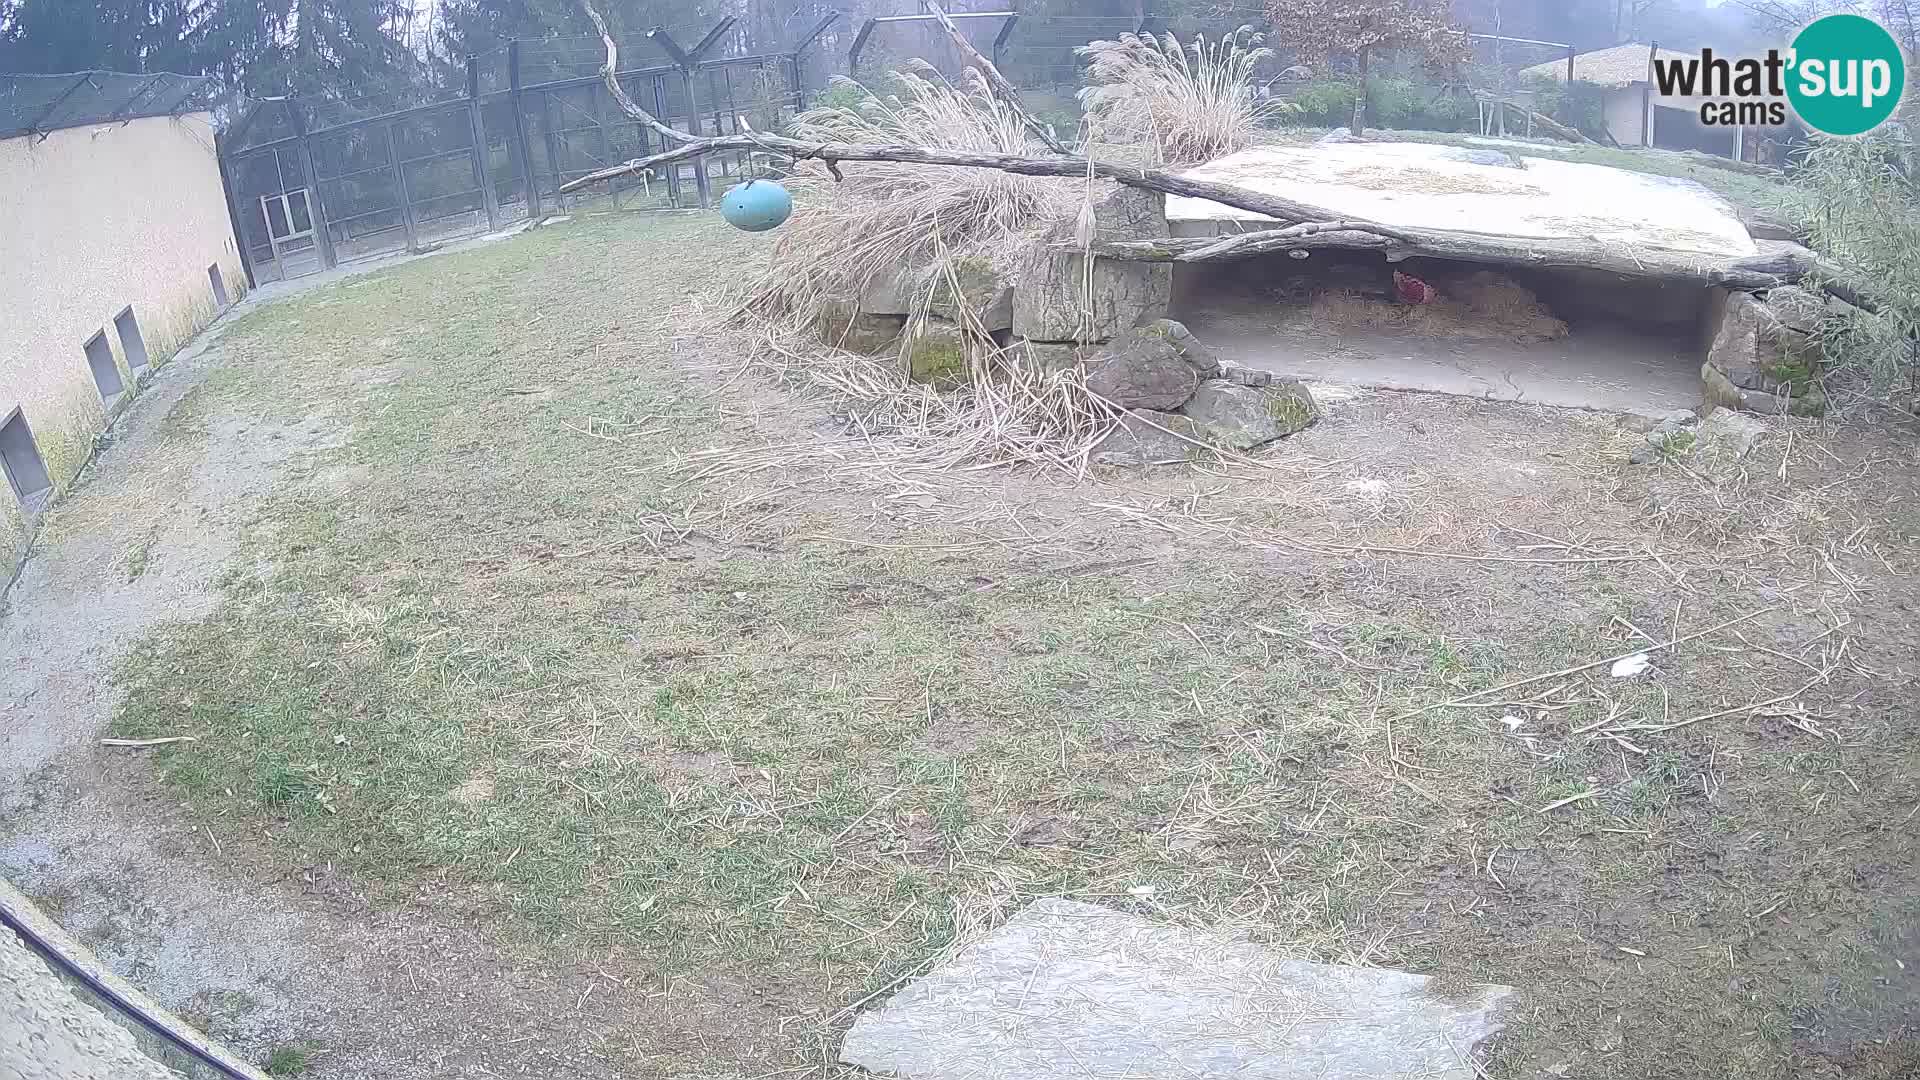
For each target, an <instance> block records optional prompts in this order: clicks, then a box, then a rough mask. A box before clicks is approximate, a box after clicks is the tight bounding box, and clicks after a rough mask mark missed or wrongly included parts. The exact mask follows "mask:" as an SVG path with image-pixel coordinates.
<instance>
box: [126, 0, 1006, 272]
mask: <svg viewBox="0 0 1920 1080" xmlns="http://www.w3.org/2000/svg"><path fill="white" fill-rule="evenodd" d="M838 18H839V16H838V15H837V14H829V15H826V16H824V17H823V18H821V19H820V20H819V21H818V22H817V23H815V24H814V25H813V26H812V27H811V29H809V30H808V31H807V32H806V33H805V34H804V35H803V36H801V37H800V38H799V39H798V40H797V41H796V43H795V44H794V46H793V47H792V48H791V49H790V50H788V51H784V52H770V53H766V54H761V55H755V56H737V57H718V56H714V55H713V54H714V53H716V52H719V51H722V49H721V46H722V44H723V43H724V42H725V41H726V40H727V38H728V31H729V30H731V29H732V28H733V26H734V21H733V20H732V19H730V18H729V19H722V20H720V21H719V22H718V23H716V24H715V25H714V26H713V27H712V29H710V30H709V31H708V32H707V33H706V34H705V35H704V36H703V37H702V38H701V39H700V42H699V44H697V45H695V46H694V47H693V48H691V49H684V48H682V47H681V46H680V44H679V42H677V41H675V40H674V39H673V38H672V36H671V35H670V34H668V33H667V32H666V31H665V30H656V31H655V32H654V33H653V34H651V35H649V36H650V37H652V38H653V40H654V41H655V42H656V43H657V44H658V45H659V47H660V48H661V49H662V50H663V51H665V52H666V53H667V54H668V56H669V57H671V58H672V60H673V62H672V63H671V64H668V65H659V66H654V67H647V68H640V69H630V70H628V71H623V72H620V73H619V75H620V77H621V78H623V79H627V78H631V79H651V81H652V83H653V88H652V95H651V96H652V97H653V104H654V105H655V107H656V109H657V112H656V115H668V114H670V113H678V112H681V111H682V110H681V109H680V108H679V107H678V106H677V104H675V105H674V107H672V108H669V105H670V104H671V103H670V102H669V95H668V93H667V91H668V89H669V85H670V82H671V81H673V80H674V79H675V77H676V76H677V81H679V82H680V84H681V85H682V86H683V87H685V89H686V93H687V95H688V100H687V103H686V109H685V112H686V113H687V114H688V117H689V121H690V123H689V127H691V128H694V129H696V130H701V131H705V130H706V128H707V127H708V126H709V125H717V126H718V128H719V130H720V132H721V133H725V132H726V131H727V130H728V129H729V127H734V128H737V127H739V126H740V123H741V121H740V119H738V116H739V111H740V109H741V107H742V104H743V103H742V102H741V101H740V100H738V99H737V98H736V95H735V80H734V77H733V71H732V69H733V68H734V67H740V68H742V69H743V70H752V71H759V72H764V73H765V76H764V77H766V78H770V79H771V80H772V93H773V94H774V98H773V100H776V101H778V102H780V106H781V107H782V108H786V107H789V106H790V107H791V108H793V109H795V110H796V111H797V110H800V109H804V108H805V107H806V101H807V94H806V92H805V89H804V88H803V87H802V85H801V83H802V81H803V63H804V60H805V56H806V53H807V50H808V49H810V48H812V47H813V46H814V44H815V43H816V42H817V41H818V40H819V38H820V37H821V35H822V34H824V33H825V32H826V31H827V30H828V28H829V27H831V26H832V25H833V24H834V23H835V21H836V20H837V19H838ZM1003 37H1004V35H1003ZM506 53H507V56H506V66H507V72H506V74H507V79H506V82H507V86H506V87H505V88H503V89H498V90H494V91H491V92H487V91H483V89H482V87H481V85H480V61H479V59H478V58H471V57H470V58H469V59H468V63H467V70H466V72H465V75H466V78H465V84H464V86H462V87H461V88H460V91H462V92H461V93H460V96H459V97H457V98H455V99H454V100H452V101H443V102H436V103H433V104H430V105H422V106H418V107H414V108H408V109H401V110H396V111H394V112H392V113H387V114H383V115H379V116H371V117H365V118H362V119H358V120H351V121H348V122H346V123H342V124H335V125H331V126H328V127H319V128H313V127H309V125H308V122H307V117H306V114H305V111H304V110H303V109H302V108H301V107H300V104H299V103H298V102H296V101H293V100H292V99H290V98H285V97H276V98H263V99H261V100H260V101H259V102H258V103H257V104H256V105H255V107H254V108H252V109H250V110H248V112H247V113H246V114H245V115H244V116H242V117H241V118H240V119H239V121H238V122H237V123H236V124H235V125H234V126H233V128H231V129H230V130H229V131H227V132H224V133H222V135H221V138H220V139H219V159H220V164H221V170H222V173H223V178H224V180H225V183H226V186H227V196H228V204H229V206H228V208H229V212H230V215H231V216H232V217H234V219H235V235H236V238H237V239H239V240H240V241H241V243H240V245H239V246H240V247H241V248H242V253H241V254H242V261H243V265H244V266H245V267H246V270H247V273H248V277H249V279H250V281H251V282H252V283H253V284H255V285H258V284H261V283H263V282H264V281H266V280H272V276H271V275H269V274H268V273H267V271H269V270H271V271H274V272H276V273H278V274H280V275H281V276H295V273H289V272H288V267H287V266H285V265H283V264H281V261H280V260H279V259H278V258H277V257H275V256H274V255H272V254H271V253H270V252H269V251H267V250H262V251H261V252H259V253H256V252H254V251H253V250H251V249H252V248H253V247H254V246H255V245H254V244H252V243H249V242H248V238H249V233H248V231H247V226H248V225H250V224H251V225H253V226H254V227H256V228H258V227H259V225H258V222H252V221H250V220H249V219H248V218H247V217H246V216H245V215H246V212H247V208H248V207H249V206H251V205H252V204H253V203H254V202H255V201H257V199H258V198H259V196H260V195H262V194H276V193H279V192H278V190H277V188H276V191H274V192H266V191H254V190H251V189H252V187H254V186H257V185H256V184H252V183H249V182H248V180H247V179H246V176H247V173H248V170H247V169H245V168H242V167H241V166H243V165H246V164H251V163H255V162H257V160H258V158H260V157H263V156H264V155H265V154H267V153H274V154H280V153H284V154H285V155H286V158H287V160H286V167H287V174H288V176H289V177H290V176H291V172H292V170H293V169H294V168H296V167H297V168H298V169H299V170H300V171H301V172H302V173H303V174H304V175H305V176H306V178H307V180H306V186H307V188H308V191H309V198H308V208H309V211H310V213H311V215H312V219H313V231H314V237H315V241H316V242H315V254H316V255H317V256H318V258H317V260H316V261H317V263H318V265H317V266H316V267H314V269H315V270H320V269H327V268H330V267H333V266H335V265H337V264H338V263H339V262H340V261H342V260H343V259H357V258H361V257H364V256H365V255H366V254H369V252H368V251H367V250H366V249H365V247H363V246H362V245H361V244H360V243H358V242H356V243H354V245H353V248H354V250H353V251H352V253H351V254H349V252H348V251H347V250H345V249H341V248H340V247H339V244H338V243H336V240H337V239H340V238H337V237H336V235H335V234H336V233H338V232H340V230H343V229H348V228H349V227H350V223H352V222H357V221H360V220H361V219H363V218H366V217H367V216H368V215H369V214H380V213H385V214H391V215H394V216H395V217H397V219H398V220H396V221H395V222H394V225H393V226H392V231H393V232H394V233H396V234H399V233H402V232H404V233H405V236H406V240H405V243H406V245H407V247H408V248H411V249H416V250H417V249H418V248H420V247H421V246H423V245H425V244H427V243H429V242H430V240H431V239H432V238H433V237H429V236H428V235H426V229H427V225H428V220H429V219H431V220H433V221H436V222H437V221H440V220H442V219H443V218H444V217H446V216H447V215H444V214H438V213H431V214H430V213H429V212H428V208H429V207H433V208H437V207H440V206H444V205H445V202H444V200H446V199H449V198H453V197H455V196H453V195H447V194H444V193H434V192H433V189H432V188H431V187H430V188H429V189H428V190H427V191H425V192H422V191H421V190H419V189H418V188H417V187H416V186H415V185H414V184H413V179H414V178H413V177H411V176H409V175H408V170H409V169H410V168H412V167H413V166H414V164H415V162H416V161H419V160H425V159H424V158H409V157H406V156H405V155H404V154H403V153H402V152H401V147H400V146H399V145H397V144H398V143H399V142H401V141H403V140H404V139H405V138H406V137H407V136H408V132H406V131H395V130H394V129H395V128H397V127H398V126H399V125H403V124H405V125H409V129H410V130H412V126H413V125H415V124H417V123H430V122H431V120H430V119H429V118H431V117H433V116H437V115H441V114H443V113H444V114H445V116H444V120H445V121H446V122H449V123H452V124H454V125H456V126H455V127H454V128H452V129H450V130H453V131H460V132H463V133H464V136H465V138H466V141H467V144H468V145H467V146H466V147H465V148H458V149H453V150H450V151H447V152H445V153H443V154H439V155H433V156H444V157H451V156H456V155H460V154H462V153H464V154H465V155H466V156H467V157H468V159H469V169H467V170H461V171H462V172H463V173H465V172H469V171H470V173H471V176H472V184H473V190H470V191H468V192H465V193H456V194H463V196H464V197H465V198H467V199H471V200H473V201H474V202H475V203H476V204H477V205H474V206H472V207H471V209H470V210H465V211H462V212H464V213H468V214H473V215H476V216H479V215H484V223H485V227H486V229H487V230H488V231H495V230H498V229H499V228H501V227H502V226H503V225H505V224H508V223H509V220H510V215H509V212H508V210H507V209H506V207H505V205H504V204H505V201H506V198H507V196H505V195H503V194H502V193H501V192H500V190H499V188H498V186H497V184H498V183H502V182H507V180H508V178H507V176H505V175H500V176H496V175H495V173H494V171H493V169H492V165H491V163H492V156H491V153H490V150H489V146H488V142H487V139H488V130H487V126H488V123H489V120H490V119H491V120H492V122H495V123H499V122H501V121H505V131H504V137H505V141H506V142H507V143H508V144H509V145H508V146H507V159H506V160H507V161H509V162H511V165H510V168H511V169H512V170H513V171H514V172H517V173H518V174H519V176H518V179H519V180H520V181H521V182H522V184H523V185H524V187H525V189H526V196H525V197H526V215H527V217H529V218H532V219H536V220H537V219H539V218H540V217H542V216H544V215H545V214H546V213H550V212H551V211H552V206H551V205H550V204H545V200H544V199H543V198H542V192H541V190H540V189H541V186H542V181H543V180H548V182H551V183H552V185H553V191H554V192H555V193H556V194H557V191H558V188H559V187H560V185H561V184H562V183H564V182H565V180H566V175H565V174H566V173H569V172H571V171H573V170H571V169H570V168H569V167H568V166H569V162H567V161H563V160H562V159H563V158H569V159H571V158H573V157H575V156H577V155H578V154H580V153H581V152H582V150H583V147H582V146H581V144H580V143H579V142H578V141H575V140H573V139H568V140H567V141H566V144H565V145H564V146H562V145H560V142H561V140H560V138H559V136H560V135H562V134H568V135H571V134H574V133H575V129H572V128H568V129H567V130H566V131H565V132H562V131H561V130H560V128H561V127H562V126H563V125H558V124H556V123H554V122H553V119H554V115H555V113H557V112H558V111H561V110H565V109H575V108H576V107H575V106H573V105H571V104H569V103H568V102H567V101H566V100H565V99H564V98H563V99H562V101H560V102H559V103H557V104H556V103H555V102H554V101H552V96H553V95H554V94H555V93H557V92H560V91H564V90H568V89H572V88H576V87H585V86H594V87H598V86H599V84H600V79H599V77H598V76H581V77H574V78H566V79H554V80H549V81H544V82H539V83H524V82H523V81H522V56H521V43H520V42H517V41H516V42H509V43H508V45H507V47H506ZM716 70H718V71H719V73H720V77H714V72H715V71H716ZM723 78H724V80H725V86H722V79H723ZM702 79H707V80H708V85H706V86H704V87H702V86H701V85H700V83H701V80H702ZM781 83H785V84H786V85H785V87H784V88H781V87H780V86H779V84H781ZM783 90H784V92H783ZM636 93H638V94H640V95H642V100H645V96H646V95H647V93H648V91H647V89H646V87H645V86H644V85H642V86H639V87H637V88H636ZM533 95H539V96H540V99H541V100H540V101H539V102H535V101H532V100H529V99H530V97H531V96H533ZM138 100H139V98H136V102H135V103H136V104H137V103H138ZM502 102H504V103H506V104H507V106H508V109H507V112H508V115H506V116H499V115H498V114H497V113H496V114H492V116H491V117H490V115H489V113H488V111H487V110H488V107H489V106H490V105H493V104H495V103H502ZM268 109H283V110H285V116H284V121H285V131H284V133H281V132H276V133H275V134H276V135H278V136H279V137H277V138H270V139H268V140H267V141H264V142H260V143H258V144H256V145H247V144H246V140H247V132H248V130H249V129H250V128H253V127H256V126H257V125H256V120H258V119H259V118H260V117H261V115H262V113H263V112H264V111H266V110H268ZM530 110H539V114H540V115H539V117H537V118H536V119H542V120H543V122H542V127H543V128H544V131H543V132H542V140H541V142H542V144H543V145H542V149H543V151H544V156H545V157H546V158H547V168H546V169H545V170H543V169H541V168H540V167H539V162H538V161H537V160H536V159H537V157H539V156H541V155H540V154H538V153H536V151H535V150H534V143H533V132H532V131H531V128H532V126H533V122H532V121H529V119H528V116H529V112H530ZM715 110H719V111H715ZM729 111H731V112H732V113H733V114H734V116H735V117H736V118H735V119H732V120H729V119H728V118H727V116H726V113H728V112H729ZM583 112H584V115H586V116H587V117H588V120H589V122H590V123H589V125H588V126H589V127H591V126H597V127H598V131H597V132H591V133H589V134H587V136H586V138H587V140H588V144H587V145H588V147H592V146H593V144H594V142H595V141H596V136H597V144H598V146H597V150H598V156H599V157H600V158H604V159H609V160H607V161H603V162H601V164H602V165H604V164H609V163H611V158H612V157H613V156H614V155H616V154H621V153H623V152H630V151H623V149H622V148H620V147H618V146H616V145H615V144H614V143H613V141H612V138H613V136H614V134H615V133H616V130H615V129H616V128H617V127H618V125H619V124H620V123H622V120H621V118H620V117H618V116H615V115H613V114H612V113H611V112H610V110H608V109H607V108H606V107H605V102H602V101H598V100H596V101H594V102H592V103H589V104H588V105H587V106H586V108H585V109H584V111H583ZM379 125H384V126H386V127H387V128H388V130H387V131H385V132H381V131H373V132H371V136H372V141H373V145H375V146H377V147H380V149H381V150H383V151H384V153H380V154H379V156H378V159H377V160H376V162H375V163H374V168H375V169H376V170H378V171H379V173H381V174H383V179H382V182H381V185H380V186H381V187H383V188H386V189H388V190H389V192H390V195H391V203H390V205H389V206H387V207H386V208H385V209H383V210H374V211H368V212H367V213H347V215H346V216H345V217H342V216H341V214H342V209H341V207H340V206H338V205H334V204H333V200H332V199H330V198H328V195H327V194H323V191H324V192H326V193H328V194H331V195H334V196H338V195H339V194H340V191H339V189H338V188H337V187H336V185H338V184H339V183H341V182H342V181H345V180H348V179H350V178H351V177H354V176H362V177H364V175H365V173H364V171H362V172H358V173H343V174H338V175H332V176H328V175H322V173H321V171H320V169H319V168H318V167H316V165H317V164H320V165H324V164H325V163H324V162H319V163H316V158H318V157H319V156H321V149H322V146H323V145H324V146H326V147H332V146H334V145H335V143H334V139H335V137H336V136H341V137H344V135H345V133H346V132H348V131H350V130H352V129H356V128H357V129H365V128H368V127H374V126H379ZM578 130H580V131H587V130H588V128H587V127H582V128H580V129H578ZM501 135H502V132H499V131H496V132H495V133H494V137H495V138H496V139H498V138H500V137H501ZM646 139H647V135H646V133H645V132H644V131H643V132H641V140H642V143H643V146H642V149H641V153H643V154H644V153H647V152H650V151H649V150H648V149H646V148H645V146H644V143H645V141H646ZM563 151H564V153H563ZM332 152H333V151H331V150H329V151H328V153H332ZM587 156H588V157H589V158H591V157H593V156H595V155H594V153H593V152H592V150H591V149H589V150H587ZM709 164H710V163H706V162H702V163H700V165H699V166H698V167H697V168H696V169H694V179H695V182H696V184H697V185H698V186H699V188H700V194H701V200H700V201H701V205H702V206H708V205H711V202H712V192H711V175H714V174H711V172H710V169H709ZM543 171H544V172H550V173H551V174H552V176H551V177H550V178H546V177H543V176H542V172H543ZM723 171H724V170H723ZM666 180H667V188H668V195H669V198H670V199H671V200H672V202H673V204H674V205H681V201H680V200H681V192H680V180H681V174H680V172H679V171H678V170H671V171H669V173H668V175H667V177H666ZM269 182H271V181H269ZM286 183H287V184H291V183H292V181H291V179H289V180H288V181H286ZM278 186H285V184H282V185H278ZM409 189H412V190H409ZM361 190H362V191H364V189H361ZM476 192H477V196H478V197H477V198H475V193H476ZM616 194H617V193H616ZM360 197H361V196H360V195H352V196H350V199H349V201H352V200H353V199H355V198H360ZM543 204H544V205H543ZM347 209H348V210H352V209H353V208H352V207H348V208H347ZM351 227H353V228H358V226H351ZM269 231H270V230H269ZM378 231H379V230H375V232H378ZM366 235H368V234H361V235H360V237H359V238H358V239H360V240H364V239H365V236H366ZM441 235H445V234H444V233H442V232H441V231H440V230H439V228H438V227H436V228H435V229H434V236H435V237H438V236H441ZM345 240H356V238H355V237H353V236H347V237H345ZM395 240H396V241H397V240H398V236H396V237H395ZM259 246H261V247H262V248H263V249H265V248H268V247H269V245H265V244H262V245H259ZM396 247H397V245H396ZM376 250H378V249H376ZM268 260H271V262H269V261H268ZM300 272H311V271H305V270H301V271H297V272H296V273H300Z"/></svg>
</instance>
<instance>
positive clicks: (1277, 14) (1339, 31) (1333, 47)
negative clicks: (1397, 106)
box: [1267, 0, 1472, 135]
mask: <svg viewBox="0 0 1920 1080" xmlns="http://www.w3.org/2000/svg"><path fill="white" fill-rule="evenodd" d="M1267 14H1268V16H1269V17H1270V18H1271V19H1272V20H1273V24H1274V27H1275V29H1277V30H1278V31H1279V32H1280V33H1279V34H1278V35H1276V40H1279V39H1284V40H1286V41H1287V42H1288V43H1289V44H1291V45H1293V46H1294V47H1295V48H1296V49H1298V50H1299V51H1302V52H1307V53H1316V54H1319V55H1321V56H1332V55H1335V54H1339V53H1351V54H1353V57H1354V62H1355V65H1356V66H1357V68H1358V79H1359V89H1358V90H1357V91H1356V93H1355V95H1354V102H1353V128H1352V130H1353V134H1355V135H1359V134H1360V133H1361V131H1362V129H1363V128H1364V127H1365V125H1366V108H1367V61H1368V58H1369V57H1370V56H1371V54H1372V53H1374V52H1375V51H1377V50H1381V49H1389V50H1405V51H1412V52H1415V53H1417V54H1418V55H1419V56H1420V58H1421V59H1422V60H1424V61H1425V62H1426V63H1427V65H1428V66H1430V67H1433V68H1444V67H1449V66H1452V65H1454V64H1459V63H1464V62H1465V61H1467V60H1468V59H1470V58H1471V57H1472V53H1471V51H1470V50H1469V48H1468V46H1467V35H1466V33H1465V32H1464V31H1462V30H1461V29H1460V28H1459V27H1458V26H1455V25H1454V23H1453V20H1452V18H1451V17H1450V16H1449V14H1448V11H1447V7H1446V4H1445V3H1443V2H1437V0H1272V2H1271V4H1270V6H1269V7H1268V9H1267Z"/></svg>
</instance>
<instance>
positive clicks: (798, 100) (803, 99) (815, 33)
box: [789, 11, 840, 114]
mask: <svg viewBox="0 0 1920 1080" xmlns="http://www.w3.org/2000/svg"><path fill="white" fill-rule="evenodd" d="M839 18H840V13H839V12H837V11H835V12H831V13H829V14H828V15H826V16H825V17H824V18H822V19H821V20H820V21H819V22H817V23H814V24H813V29H811V30H809V31H807V35H806V36H805V37H803V38H801V39H800V41H799V43H798V44H796V45H795V46H794V47H793V53H792V55H791V56H790V57H789V59H791V60H792V61H793V111H794V112H795V113H796V114H798V113H803V112H806V111H807V86H806V77H805V75H803V74H802V72H801V67H800V58H801V56H802V55H804V54H805V53H806V51H807V49H808V48H809V47H811V46H812V45H813V43H814V42H815V41H818V40H820V35H821V34H824V33H826V32H827V27H829V26H832V25H833V24H834V22H835V21H837V20H838V19H839Z"/></svg>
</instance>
